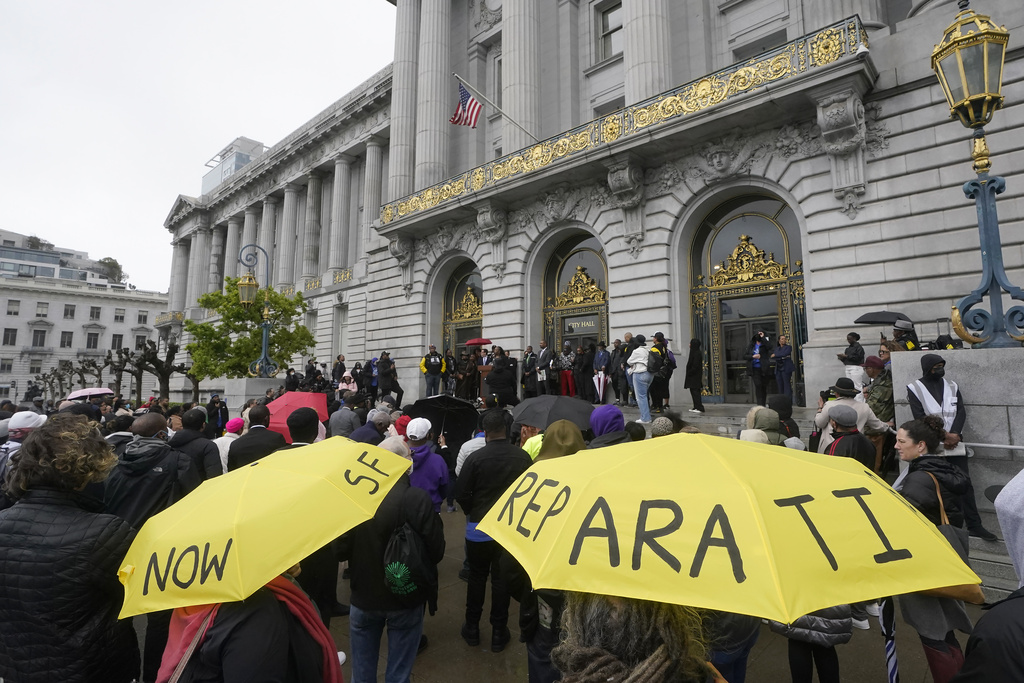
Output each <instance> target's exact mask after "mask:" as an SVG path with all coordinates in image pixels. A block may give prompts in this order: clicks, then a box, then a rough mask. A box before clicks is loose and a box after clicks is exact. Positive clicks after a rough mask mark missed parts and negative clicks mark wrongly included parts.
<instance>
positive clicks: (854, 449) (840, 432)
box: [825, 404, 875, 616]
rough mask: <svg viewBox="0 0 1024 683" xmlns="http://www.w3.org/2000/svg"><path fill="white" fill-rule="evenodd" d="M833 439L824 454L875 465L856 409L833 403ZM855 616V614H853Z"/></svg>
mask: <svg viewBox="0 0 1024 683" xmlns="http://www.w3.org/2000/svg"><path fill="white" fill-rule="evenodd" d="M828 419H829V420H830V421H831V422H832V437H833V439H834V441H832V443H830V444H829V445H828V446H826V447H825V455H837V456H840V457H845V458H853V459H854V460H856V461H857V462H859V463H860V464H861V465H864V467H867V468H868V469H869V470H874V467H875V445H874V444H873V443H871V439H869V438H868V437H866V436H864V435H863V434H861V433H860V432H858V431H857V411H856V410H854V409H853V408H851V407H850V406H844V405H838V404H837V405H834V406H832V409H831V410H829V411H828ZM855 616H856V615H855Z"/></svg>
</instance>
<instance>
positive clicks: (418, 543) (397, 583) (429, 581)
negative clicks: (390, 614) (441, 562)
mask: <svg viewBox="0 0 1024 683" xmlns="http://www.w3.org/2000/svg"><path fill="white" fill-rule="evenodd" d="M384 585H386V586H387V587H388V590H389V591H391V594H392V595H395V596H397V597H399V598H400V599H401V602H402V603H404V604H406V605H408V606H409V607H415V606H416V605H422V604H423V603H424V602H427V603H428V604H429V606H430V614H434V612H436V611H437V565H436V564H433V563H432V562H431V561H430V558H429V556H428V554H427V546H426V543H424V541H423V538H422V537H421V536H420V535H419V533H418V532H417V531H416V530H415V529H413V528H412V526H410V525H409V522H403V523H402V525H401V526H399V527H397V528H396V529H395V530H394V531H393V532H391V538H390V539H388V544H387V547H386V548H385V549H384Z"/></svg>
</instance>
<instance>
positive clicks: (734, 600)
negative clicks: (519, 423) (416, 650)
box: [478, 434, 980, 623]
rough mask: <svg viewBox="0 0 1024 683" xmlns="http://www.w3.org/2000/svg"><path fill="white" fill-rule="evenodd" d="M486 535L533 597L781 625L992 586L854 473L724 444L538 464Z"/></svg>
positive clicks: (931, 528)
mask: <svg viewBox="0 0 1024 683" xmlns="http://www.w3.org/2000/svg"><path fill="white" fill-rule="evenodd" d="M478 530H479V531H482V532H484V533H486V534H488V535H489V536H490V537H491V538H493V539H494V540H496V541H498V542H499V543H500V544H501V545H502V546H504V547H505V548H506V549H508V551H509V552H510V553H512V555H513V556H514V557H515V558H516V559H517V560H518V561H519V562H520V563H521V564H522V565H523V567H524V568H525V569H526V571H527V572H528V573H529V575H530V578H531V579H532V581H533V585H534V587H535V588H550V589H561V590H570V591H582V592H589V593H599V594H605V595H615V596H621V597H629V598H637V599H641V600H654V601H658V602H668V603H675V604H684V605H691V606H694V607H702V608H708V609H717V610H723V611H728V612H735V613H739V614H750V615H754V616H758V617H763V618H768V619H774V620H776V621H780V622H783V623H790V622H792V621H793V620H794V619H796V618H797V617H799V616H801V615H804V614H808V613H810V612H813V611H814V610H817V609H821V608H823V607H828V606H832V605H839V604H845V603H850V602H861V601H867V600H872V599H875V598H880V597H884V596H889V595H899V594H903V593H910V592H916V591H922V590H929V589H934V588H939V587H945V586H954V585H958V586H959V585H965V584H978V583H980V579H979V578H978V577H977V575H975V573H974V572H973V571H971V569H970V568H969V567H968V566H967V565H966V564H964V563H963V561H961V559H960V557H959V556H958V555H957V554H956V552H955V551H954V550H953V549H952V547H951V546H950V545H949V543H948V542H947V541H946V539H945V538H944V537H943V536H942V534H941V533H940V532H939V531H938V529H937V528H936V527H935V525H933V524H931V523H930V522H929V521H928V520H927V519H925V518H924V517H923V516H922V515H921V514H920V513H919V512H918V511H917V510H915V509H914V508H913V507H911V506H910V505H909V504H908V503H907V502H906V501H905V500H904V499H903V498H902V497H901V496H900V495H899V494H898V493H896V492H895V491H893V490H892V488H890V487H889V486H888V485H887V484H886V483H885V482H883V481H882V480H881V479H879V478H878V477H876V476H875V475H874V474H873V473H871V472H870V471H868V470H867V469H865V468H864V467H863V466H862V465H861V464H860V463H858V462H857V461H855V460H853V459H850V458H839V457H833V456H825V455H818V454H816V453H804V452H802V451H795V450H790V449H786V448H782V447H779V446H768V445H762V444H755V443H751V442H746V441H737V440H734V439H726V438H722V437H717V436H705V435H696V434H677V435H672V436H666V437H660V438H657V439H651V440H647V441H639V442H635V443H625V444H619V445H616V446H609V447H607V448H599V449H597V450H593V451H580V452H579V453H576V454H575V455H571V456H566V457H563V458H558V459H554V460H548V461H540V462H536V463H534V465H533V466H532V467H531V468H530V469H529V470H527V471H526V472H525V473H524V474H523V475H522V476H521V477H519V479H518V480H517V481H516V482H515V483H514V484H513V485H512V486H511V487H510V488H509V489H508V490H507V491H506V492H505V493H504V494H503V495H502V497H501V498H500V499H499V500H498V502H497V503H496V504H495V505H494V506H493V507H492V508H491V510H490V511H489V512H488V513H487V515H486V516H485V517H484V519H483V520H482V521H481V522H480V524H479V526H478Z"/></svg>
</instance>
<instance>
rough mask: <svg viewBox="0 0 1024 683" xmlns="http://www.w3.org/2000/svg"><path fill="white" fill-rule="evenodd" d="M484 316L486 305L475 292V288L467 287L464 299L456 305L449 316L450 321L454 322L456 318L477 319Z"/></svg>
mask: <svg viewBox="0 0 1024 683" xmlns="http://www.w3.org/2000/svg"><path fill="white" fill-rule="evenodd" d="M483 317H484V305H483V303H482V302H481V301H480V299H478V298H477V297H476V295H475V294H473V290H472V289H470V288H469V287H466V293H465V294H464V295H463V297H462V301H460V302H459V305H458V306H456V307H455V310H454V311H452V312H451V314H450V315H449V316H448V321H449V322H452V321H455V320H475V319H478V318H483Z"/></svg>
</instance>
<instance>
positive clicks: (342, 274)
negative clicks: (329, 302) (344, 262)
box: [333, 268, 352, 285]
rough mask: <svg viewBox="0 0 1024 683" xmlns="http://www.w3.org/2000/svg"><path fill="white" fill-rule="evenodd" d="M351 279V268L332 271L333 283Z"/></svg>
mask: <svg viewBox="0 0 1024 683" xmlns="http://www.w3.org/2000/svg"><path fill="white" fill-rule="evenodd" d="M351 279H352V269H351V268H343V269H341V270H336V271H334V279H333V280H334V281H333V284H336V285H337V284H341V283H342V282H348V281H349V280H351Z"/></svg>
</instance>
